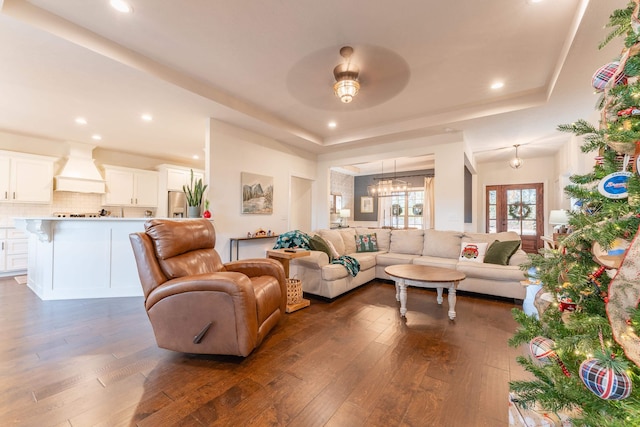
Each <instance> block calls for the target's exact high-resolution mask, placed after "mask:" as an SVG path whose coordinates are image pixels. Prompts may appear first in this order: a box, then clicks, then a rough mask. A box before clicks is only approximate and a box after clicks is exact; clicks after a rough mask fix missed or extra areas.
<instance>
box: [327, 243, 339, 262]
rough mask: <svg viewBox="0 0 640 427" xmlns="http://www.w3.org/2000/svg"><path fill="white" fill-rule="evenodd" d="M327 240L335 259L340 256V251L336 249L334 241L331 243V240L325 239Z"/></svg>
mask: <svg viewBox="0 0 640 427" xmlns="http://www.w3.org/2000/svg"><path fill="white" fill-rule="evenodd" d="M325 241H326V242H327V246H329V250H330V251H331V257H333V258H334V259H338V258H340V254H339V253H338V251H336V247H335V246H333V243H331V240H325Z"/></svg>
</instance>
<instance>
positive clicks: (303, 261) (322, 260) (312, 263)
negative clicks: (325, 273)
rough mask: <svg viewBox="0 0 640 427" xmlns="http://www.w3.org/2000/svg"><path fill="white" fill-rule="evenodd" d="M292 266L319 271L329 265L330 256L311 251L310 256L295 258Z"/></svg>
mask: <svg viewBox="0 0 640 427" xmlns="http://www.w3.org/2000/svg"><path fill="white" fill-rule="evenodd" d="M291 263H292V264H295V265H298V266H302V267H306V268H311V269H314V270H319V269H321V268H322V267H324V266H325V265H329V256H328V255H327V254H326V253H324V252H322V251H309V256H305V257H300V258H294V259H292V260H291Z"/></svg>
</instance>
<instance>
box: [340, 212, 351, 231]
mask: <svg viewBox="0 0 640 427" xmlns="http://www.w3.org/2000/svg"><path fill="white" fill-rule="evenodd" d="M350 216H351V209H340V218H342V224H341V227H346V226H347V218H349V217H350Z"/></svg>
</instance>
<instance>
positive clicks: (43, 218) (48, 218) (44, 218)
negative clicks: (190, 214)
mask: <svg viewBox="0 0 640 427" xmlns="http://www.w3.org/2000/svg"><path fill="white" fill-rule="evenodd" d="M150 219H171V220H175V221H189V220H192V219H204V218H155V217H154V218H146V217H118V216H99V217H96V218H88V217H84V218H75V217H74V218H58V217H53V216H41V217H15V218H13V220H14V221H100V222H104V221H147V220H150ZM209 221H213V219H209Z"/></svg>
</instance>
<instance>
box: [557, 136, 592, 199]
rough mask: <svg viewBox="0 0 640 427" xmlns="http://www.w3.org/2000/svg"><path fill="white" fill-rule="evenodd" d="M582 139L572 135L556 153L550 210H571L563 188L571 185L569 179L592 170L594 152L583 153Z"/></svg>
mask: <svg viewBox="0 0 640 427" xmlns="http://www.w3.org/2000/svg"><path fill="white" fill-rule="evenodd" d="M583 143H584V140H583V138H582V137H578V136H575V135H572V136H571V137H570V138H569V141H568V142H567V143H566V144H565V145H564V146H563V147H562V148H561V149H560V151H558V153H557V154H556V158H555V173H556V177H555V181H554V189H553V194H552V196H553V197H552V202H551V203H552V206H551V209H567V210H569V209H571V202H570V200H569V197H568V196H567V195H566V194H565V193H564V187H566V186H567V185H569V184H571V181H570V180H569V177H570V176H571V175H575V174H585V173H588V172H591V171H592V170H593V166H594V165H595V159H594V157H595V156H596V155H597V153H596V152H591V153H583V152H582V150H581V148H580V147H581V146H582V144H583Z"/></svg>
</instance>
